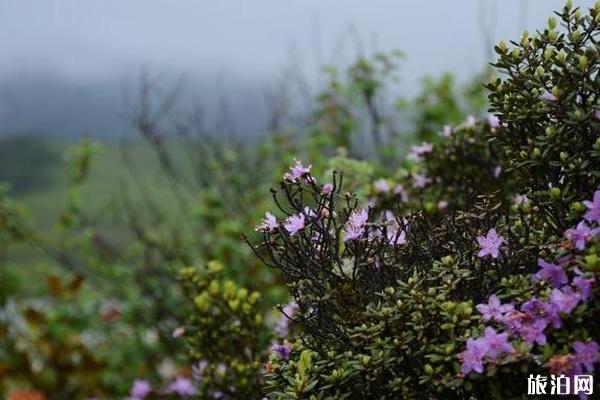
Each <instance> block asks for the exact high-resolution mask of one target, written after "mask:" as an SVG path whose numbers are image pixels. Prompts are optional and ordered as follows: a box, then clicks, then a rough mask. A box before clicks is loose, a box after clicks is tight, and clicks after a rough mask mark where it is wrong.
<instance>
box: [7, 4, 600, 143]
mask: <svg viewBox="0 0 600 400" xmlns="http://www.w3.org/2000/svg"><path fill="white" fill-rule="evenodd" d="M592 3H593V1H592V0H590V1H575V4H576V5H581V6H587V5H590V4H592ZM563 4H564V2H563V1H562V0H560V1H559V0H479V1H478V0H414V1H405V0H388V1H384V0H372V1H365V0H360V1H359V0H343V1H342V0H339V1H332V0H254V1H249V0H238V1H234V0H213V1H205V0H36V1H34V0H0V49H1V54H2V56H1V59H2V62H1V63H0V132H2V131H6V130H7V129H12V130H19V129H20V130H28V129H29V130H35V129H42V128H43V126H44V124H46V127H47V128H48V126H50V127H52V129H50V128H48V130H53V129H65V130H83V129H85V127H84V126H83V125H82V124H85V123H84V122H77V123H76V124H72V123H70V122H69V121H68V120H69V119H73V120H74V119H77V118H76V117H75V116H74V115H73V112H72V111H73V107H76V108H77V107H80V108H81V112H77V113H76V114H77V116H78V117H79V118H80V119H81V116H82V115H83V116H89V117H90V118H91V119H92V120H98V121H97V122H100V121H103V120H105V119H110V118H112V119H113V120H114V119H118V118H120V117H119V116H118V115H112V117H111V116H109V114H118V110H119V107H120V106H121V105H120V104H117V103H119V101H120V100H119V99H120V97H121V93H120V91H121V89H122V87H123V83H124V82H125V83H128V82H129V83H131V82H134V81H135V77H136V76H137V74H139V71H140V69H141V67H142V66H144V65H146V66H149V67H150V68H151V69H152V71H155V72H160V73H163V74H166V75H170V76H176V75H178V74H186V75H187V76H191V77H192V78H193V80H194V81H197V82H200V83H199V88H200V89H198V90H199V91H201V90H202V89H201V87H202V85H204V86H205V89H206V88H208V87H209V86H210V85H213V86H214V84H215V81H217V78H219V79H221V80H222V81H224V82H233V84H231V85H229V86H230V87H228V91H229V92H230V94H232V95H233V96H234V97H237V98H239V99H238V101H237V103H236V104H237V107H238V108H240V107H241V108H244V107H246V106H247V105H251V104H254V105H256V104H257V102H260V99H261V96H262V95H263V94H262V89H261V85H265V84H267V83H268V82H269V81H272V80H274V79H275V78H276V76H277V75H278V74H279V73H280V72H281V70H282V67H283V66H284V65H285V64H286V63H289V61H290V59H291V58H292V57H291V56H290V54H294V56H293V59H294V62H295V63H297V64H298V65H300V66H301V67H302V68H303V69H304V70H305V71H307V73H308V75H309V76H313V77H314V76H316V74H315V71H317V66H318V65H321V64H324V63H343V62H344V61H349V60H351V59H352V57H353V55H354V54H355V49H356V48H357V47H362V48H363V49H364V50H365V51H367V52H369V51H374V50H390V49H393V48H398V49H400V50H402V51H403V52H405V53H406V55H407V59H406V61H405V62H404V64H403V66H402V80H403V83H402V85H403V86H402V89H403V90H404V91H405V92H406V93H414V92H415V91H416V89H417V88H418V84H417V82H418V80H419V78H420V77H422V76H423V75H427V74H439V73H441V72H443V71H454V72H455V73H457V74H458V76H459V77H462V78H465V77H467V76H470V75H472V74H474V73H477V72H478V71H480V70H481V68H482V66H483V65H484V63H485V62H486V59H487V57H488V56H489V52H488V50H486V49H488V48H489V44H491V43H494V42H496V41H497V40H498V39H500V38H506V39H510V38H518V35H519V33H520V32H521V31H522V30H523V29H525V28H528V29H530V30H534V29H536V28H541V27H544V26H545V21H546V19H547V18H548V16H549V15H550V14H551V12H552V10H554V9H558V8H560V7H561V6H562V5H563ZM357 43H358V44H357ZM311 74H312V75H311ZM231 86H233V88H231ZM238 88H243V90H241V91H240V90H238ZM213 89H214V88H213ZM205 92H206V93H211V89H210V88H209V89H206V90H205ZM85 107H87V110H86V109H85ZM95 123H96V122H93V121H92V122H90V124H91V125H94V124H95ZM61 124H62V125H61ZM109 126H110V128H109V127H102V126H101V127H99V129H114V126H113V125H110V124H109ZM88 128H89V129H92V130H94V129H95V127H94V126H92V127H88Z"/></svg>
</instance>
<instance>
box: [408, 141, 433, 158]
mask: <svg viewBox="0 0 600 400" xmlns="http://www.w3.org/2000/svg"><path fill="white" fill-rule="evenodd" d="M432 151H433V145H432V144H431V143H426V142H423V143H421V144H420V145H416V146H412V148H411V151H410V153H409V154H408V157H407V158H408V159H409V160H412V161H421V160H422V159H423V157H422V156H423V154H427V153H431V152H432Z"/></svg>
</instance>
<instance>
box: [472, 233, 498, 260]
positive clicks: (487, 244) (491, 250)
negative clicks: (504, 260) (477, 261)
mask: <svg viewBox="0 0 600 400" xmlns="http://www.w3.org/2000/svg"><path fill="white" fill-rule="evenodd" d="M477 243H479V247H480V250H479V253H477V256H479V257H481V258H483V257H485V256H488V255H490V256H492V258H498V254H499V252H500V246H501V245H502V243H504V238H503V237H502V236H500V235H498V233H496V229H494V228H491V229H490V230H489V231H488V233H487V235H485V236H479V237H478V238H477Z"/></svg>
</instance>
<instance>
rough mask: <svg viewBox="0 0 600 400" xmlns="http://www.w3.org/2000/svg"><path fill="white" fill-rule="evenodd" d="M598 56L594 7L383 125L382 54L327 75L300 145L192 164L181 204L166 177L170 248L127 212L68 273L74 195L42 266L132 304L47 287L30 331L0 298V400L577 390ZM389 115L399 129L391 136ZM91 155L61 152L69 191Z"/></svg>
mask: <svg viewBox="0 0 600 400" xmlns="http://www.w3.org/2000/svg"><path fill="white" fill-rule="evenodd" d="M599 39H600V2H598V3H596V5H595V6H594V7H592V8H590V9H583V8H578V7H574V6H573V5H572V4H571V2H567V4H566V5H565V7H564V8H563V9H562V10H560V12H557V13H556V15H555V16H554V17H551V18H550V19H549V20H548V24H547V27H546V28H544V29H543V30H539V31H537V32H535V33H527V32H525V33H523V35H522V36H521V38H520V39H519V40H515V41H511V42H510V43H506V42H500V43H499V44H498V45H497V46H496V47H495V51H496V60H495V62H494V63H493V64H492V67H493V71H492V72H493V74H492V77H491V78H489V77H488V79H486V83H485V84H481V83H478V85H477V87H476V89H472V90H471V94H470V95H468V96H467V97H466V98H462V99H461V101H459V100H457V97H460V96H458V95H456V93H454V91H455V88H454V86H453V83H452V80H451V78H450V77H449V76H445V77H442V78H441V79H440V81H439V82H438V81H435V80H430V81H428V83H427V87H426V89H425V90H424V93H423V94H422V96H420V97H419V98H418V99H417V101H416V102H415V104H412V107H413V108H412V109H411V110H409V111H410V112H404V111H406V109H405V108H402V107H401V108H399V109H398V108H396V109H394V111H392V112H389V115H387V114H386V115H384V114H385V113H383V111H382V110H387V108H385V107H382V106H381V104H382V102H383V99H384V98H385V96H383V95H382V90H383V87H384V86H385V84H387V83H388V82H389V80H391V79H390V78H392V77H393V75H394V67H395V63H396V62H397V60H398V58H397V57H396V55H394V56H384V55H378V56H376V57H375V58H374V59H373V60H370V59H367V58H364V57H361V58H359V60H358V61H357V62H356V63H354V64H352V65H351V66H350V67H349V68H348V70H347V71H346V74H345V75H344V74H340V73H338V71H336V70H329V78H330V80H329V81H328V83H327V85H326V88H325V89H324V91H323V92H322V93H321V95H320V96H319V97H318V98H317V100H316V110H315V111H314V114H313V115H312V118H311V119H310V121H311V123H310V124H309V126H308V128H307V129H305V130H304V131H303V132H302V134H298V135H295V134H293V133H288V132H285V133H282V132H275V133H273V134H272V135H269V136H267V137H265V138H264V139H262V141H261V142H260V145H259V146H257V148H256V149H254V148H253V149H250V148H243V150H242V149H240V148H239V147H236V145H232V146H231V147H227V146H225V145H223V146H222V147H219V146H216V147H214V148H211V149H210V151H207V152H206V154H204V156H206V158H207V159H208V160H209V161H207V162H206V163H205V164H202V165H201V167H202V168H199V169H198V171H204V170H206V171H209V173H207V176H202V173H201V172H198V171H194V172H195V173H199V175H201V176H200V178H201V179H199V182H198V183H197V186H198V187H199V188H200V189H198V188H197V187H196V186H193V187H192V186H185V185H186V183H185V182H186V179H187V177H188V176H189V175H193V174H186V173H185V172H183V173H181V171H175V170H174V169H173V170H171V169H167V170H166V171H165V172H166V174H167V175H168V176H172V177H178V179H173V180H172V181H170V183H171V185H172V187H173V188H174V189H173V191H174V192H175V194H176V196H175V198H176V199H177V202H176V203H177V205H178V207H179V209H178V213H180V214H181V215H182V216H183V221H184V222H182V223H181V224H180V225H178V226H176V229H175V230H174V232H175V233H173V234H172V233H170V232H169V231H167V230H163V229H162V228H164V226H163V224H164V220H163V219H161V218H160V214H161V213H160V212H158V211H157V210H155V209H154V208H153V207H151V208H152V210H150V214H151V215H150V217H149V218H144V215H140V214H137V213H135V214H131V215H128V217H129V218H128V219H127V223H128V228H129V229H131V231H132V232H133V235H134V237H135V239H132V240H133V244H134V245H133V246H132V249H130V250H129V251H127V252H124V253H125V255H123V257H122V258H119V259H118V262H117V261H115V262H112V263H111V262H107V261H106V259H107V256H106V255H105V254H104V253H103V257H91V256H89V254H88V253H89V252H90V248H91V249H94V248H95V247H94V246H97V245H98V242H99V240H98V236H96V235H93V234H91V233H90V230H91V228H90V227H89V226H87V225H85V223H84V222H85V221H87V220H86V218H85V216H84V213H83V212H82V210H81V209H82V207H81V205H80V202H79V199H78V196H77V191H76V190H73V191H72V192H71V193H70V196H69V201H70V202H69V207H68V210H67V212H65V213H64V214H63V215H62V218H61V220H62V225H61V227H63V229H64V232H66V233H65V235H66V236H68V235H71V236H69V238H70V241H69V242H68V243H66V244H64V246H63V247H61V251H62V250H64V248H67V247H68V246H67V245H73V243H75V244H76V246H77V253H75V255H76V256H77V257H74V258H75V259H76V260H80V259H85V260H87V261H88V262H89V264H90V265H91V266H92V267H93V268H95V269H93V271H94V273H95V274H97V275H102V274H106V275H109V274H112V277H115V276H116V277H118V278H119V279H121V278H122V279H123V282H129V280H131V281H134V282H135V284H136V285H137V286H135V287H136V290H135V291H134V290H129V291H126V295H123V296H124V297H123V299H124V300H123V303H124V304H125V305H124V306H121V304H113V303H110V302H103V303H102V305H98V304H97V303H98V302H96V301H89V304H90V305H89V306H87V307H84V306H85V305H86V304H88V303H87V302H83V301H82V302H81V304H79V303H78V305H77V306H74V305H72V304H71V303H72V302H73V301H75V299H76V298H77V295H78V293H79V291H80V288H81V290H82V291H85V290H89V287H88V286H86V285H87V282H86V284H84V283H83V282H84V280H83V278H77V279H75V278H71V280H61V279H59V278H56V277H54V278H52V279H50V280H49V286H50V290H51V291H53V293H54V296H53V301H52V303H51V304H50V305H48V304H47V305H46V306H47V307H48V308H50V307H51V306H53V307H54V308H52V310H53V312H52V313H51V312H48V313H49V314H50V317H44V316H43V315H42V314H43V313H42V312H40V310H39V309H40V307H37V305H36V304H35V302H34V301H31V302H19V301H14V302H13V301H11V302H9V301H4V300H3V299H2V298H0V305H4V303H6V304H8V303H10V304H9V306H10V307H9V306H5V307H4V309H6V310H9V311H11V312H10V313H9V312H6V313H4V314H0V339H2V338H6V343H8V345H7V346H6V348H7V349H8V350H7V351H6V353H2V350H0V395H2V394H3V392H1V390H7V389H6V388H9V389H12V388H17V389H19V390H20V386H19V384H20V383H21V382H23V381H28V382H29V383H31V384H30V385H29V386H26V387H25V388H24V389H23V390H24V391H22V392H20V391H15V392H14V393H17V394H20V393H24V395H26V394H27V393H28V392H26V390H28V389H32V390H34V392H32V393H33V395H35V394H36V393H37V392H35V390H38V391H39V394H43V395H45V396H47V397H48V398H50V399H54V398H56V399H62V398H70V397H72V398H86V397H89V398H91V397H97V398H123V397H127V398H131V399H135V400H140V399H168V398H200V399H210V398H214V399H224V400H227V399H265V398H266V399H399V398H401V399H488V398H497V399H504V398H526V397H527V378H528V377H530V376H538V375H540V376H547V377H550V376H552V375H554V376H565V377H574V376H575V375H595V374H596V372H597V371H598V370H599V368H600V343H599V341H600V337H599V333H600V289H599V288H598V286H599V284H598V282H599V279H600V72H599V71H600V42H599V41H598V40H599ZM483 90H487V91H488V92H487V94H488V103H487V106H488V110H487V112H481V110H479V109H478V108H477V104H481V103H482V101H481V93H482V91H483ZM378 107H379V108H378ZM470 114H471V115H470ZM402 118H406V119H409V120H410V121H411V123H412V125H411V126H412V131H411V132H410V134H409V133H406V134H404V133H403V134H402V135H401V134H400V132H399V131H397V130H396V128H395V127H396V126H397V125H396V124H395V123H394V122H396V121H395V120H396V119H402ZM361 127H362V128H364V127H367V128H366V129H362V130H361ZM365 132H366V133H365ZM361 135H362V136H361ZM160 139H162V138H156V137H154V136H151V137H150V139H148V140H150V141H151V142H153V143H159V144H162V142H161V140H160ZM365 143H367V144H368V145H365ZM203 146H207V145H206V144H205V143H202V144H201V145H200V146H198V148H205V147H203ZM206 148H209V147H208V146H207V147H206ZM157 149H158V150H157V153H158V155H159V159H160V160H161V162H162V165H163V166H165V165H166V166H167V167H168V168H175V167H174V166H175V165H176V163H172V162H170V161H169V160H168V158H167V155H166V154H167V152H165V150H164V148H162V147H160V146H158V147H157ZM89 152H90V148H89V144H87V143H84V145H83V146H82V147H81V148H80V149H79V152H76V157H74V164H76V167H77V168H75V173H74V178H73V182H74V185H75V186H77V185H79V184H80V182H81V181H82V180H84V177H85V175H86V173H87V170H88V169H89V163H90V160H89V159H88V156H89V154H88V153H89ZM212 153H215V154H212ZM210 157H212V158H210ZM199 158H200V159H203V157H202V156H200V157H199ZM165 160H166V161H165ZM182 177H185V179H184V178H182ZM276 180H277V181H278V182H277V181H276ZM270 186H274V187H273V188H272V189H271V190H270V191H269V190H268V189H269V187H270ZM196 191H197V192H196ZM189 193H191V194H192V196H189V197H186V196H187V194H189ZM190 198H192V199H193V200H189V199H190ZM186 202H189V203H186ZM149 203H151V204H153V203H152V202H149ZM153 205H155V204H153ZM0 211H1V213H0V234H1V235H0V240H5V239H3V238H10V239H11V240H15V241H23V240H29V241H32V242H34V244H36V245H37V246H40V247H41V246H42V245H41V244H39V243H38V242H37V238H36V236H35V235H34V234H33V233H31V232H30V231H28V230H25V229H24V228H23V227H22V225H21V224H20V220H21V217H22V216H21V214H20V213H19V210H18V207H16V206H15V205H14V204H13V203H12V202H11V201H9V200H8V198H7V197H6V196H5V192H4V191H3V190H0ZM135 211H136V212H137V211H142V210H137V209H136V210H135ZM147 220H148V221H151V222H146V221H147ZM145 223H146V224H145ZM90 238H91V239H90ZM6 240H7V241H8V239H6ZM88 240H89V241H88ZM90 242H91V243H90ZM73 247H75V246H73ZM140 249H142V250H141V251H140ZM59 255H60V256H64V257H66V256H65V255H64V254H63V253H60V254H59ZM128 263H129V264H132V265H136V264H137V263H140V264H141V265H143V268H141V269H139V270H136V271H135V272H131V271H129V270H128V269H123V268H122V264H128ZM70 275H73V274H70ZM90 275H91V276H94V275H92V274H90ZM150 276H153V277H157V279H156V280H152V279H149V277H150ZM158 276H160V278H161V279H158ZM167 277H168V278H167ZM87 278H88V279H89V277H87ZM163 278H164V279H163ZM127 279H129V280H127ZM90 280H91V279H90ZM0 284H2V282H0ZM6 285H7V284H6ZM131 285H132V286H134V284H131ZM90 286H91V285H90ZM101 293H102V295H104V292H101ZM115 296H116V295H115ZM103 300H104V299H103ZM82 304H83V305H82ZM96 308H99V309H101V313H100V314H101V316H102V321H103V323H106V324H110V323H113V322H114V325H102V324H98V323H97V321H96V320H95V319H94V315H93V314H94V313H93V310H95V309H96ZM121 314H124V315H125V317H124V318H122V319H121ZM76 317H77V318H76ZM73 320H76V322H72V321H73ZM23 321H25V322H23ZM57 321H58V322H57ZM62 321H70V322H62ZM115 321H118V322H115ZM27 324H28V325H27ZM61 324H65V325H68V326H69V327H71V328H72V327H73V326H77V327H79V328H77V329H74V330H75V331H72V330H70V329H62V328H63V327H62V325H61ZM142 327H143V332H144V333H143V334H140V333H137V331H142ZM27 329H29V330H27ZM25 331H27V332H28V333H27V334H23V333H22V332H25ZM90 332H93V334H91V333H90ZM132 332H133V333H132ZM61 334H64V335H62V336H61ZM92 339H93V340H92ZM49 342H50V343H54V345H55V347H56V348H58V349H59V350H61V351H59V352H57V351H54V352H50V353H47V352H46V350H47V349H48V343H49ZM109 343H110V344H112V345H109ZM94 349H96V350H98V349H106V352H105V353H106V354H107V355H106V356H104V355H105V354H104V353H103V354H97V353H98V352H94ZM58 353H60V354H58ZM62 353H64V354H67V355H68V356H65V357H62V355H63V354H62ZM82 360H83V361H82ZM119 364H120V365H123V367H122V368H121V369H119V370H117V369H116V367H115V365H119ZM40 366H44V368H40ZM81 366H85V368H86V370H87V373H86V374H81V373H80V370H79V367H81ZM115 371H116V372H115ZM165 371H166V372H165ZM24 377H25V378H24ZM3 378H6V380H5V381H4V382H9V383H7V384H4V383H3V381H2V379H3ZM14 382H16V383H14ZM115 382H118V385H117V384H115ZM573 382H574V381H573ZM594 384H595V387H594V393H595V394H597V393H600V386H599V385H600V384H599V383H598V379H596V382H595V383H594ZM3 385H6V386H3ZM57 388H62V389H63V393H62V394H60V393H59V394H58V395H56V394H55V393H53V391H57V390H59V389H57ZM571 391H572V392H574V391H575V387H572V388H571ZM60 396H63V397H60ZM65 396H66V397H65ZM69 396H70V397H69ZM42 398H45V397H42ZM580 398H586V395H585V393H580Z"/></svg>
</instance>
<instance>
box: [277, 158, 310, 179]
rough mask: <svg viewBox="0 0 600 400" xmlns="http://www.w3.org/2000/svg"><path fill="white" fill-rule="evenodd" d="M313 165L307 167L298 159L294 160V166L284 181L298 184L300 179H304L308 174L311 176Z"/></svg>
mask: <svg viewBox="0 0 600 400" xmlns="http://www.w3.org/2000/svg"><path fill="white" fill-rule="evenodd" d="M311 168H312V165H309V166H308V167H305V166H304V165H302V163H301V162H300V161H298V160H296V159H294V165H292V166H291V167H290V172H287V173H286V174H285V175H283V179H285V180H287V181H292V182H296V181H297V180H298V179H299V178H302V177H303V176H304V175H306V174H310V169H311Z"/></svg>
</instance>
